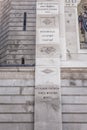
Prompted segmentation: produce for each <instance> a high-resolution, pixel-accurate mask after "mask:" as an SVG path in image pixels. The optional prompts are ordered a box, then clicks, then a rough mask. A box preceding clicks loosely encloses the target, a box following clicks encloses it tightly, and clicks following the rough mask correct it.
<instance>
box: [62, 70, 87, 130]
mask: <svg viewBox="0 0 87 130" xmlns="http://www.w3.org/2000/svg"><path fill="white" fill-rule="evenodd" d="M61 74H62V81H61V83H62V116H63V130H86V129H87V68H85V69H81V68H80V69H77V68H76V69H70V68H67V69H62V73H61Z"/></svg>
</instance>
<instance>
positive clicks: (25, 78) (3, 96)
mask: <svg viewBox="0 0 87 130" xmlns="http://www.w3.org/2000/svg"><path fill="white" fill-rule="evenodd" d="M33 123H34V68H2V69H0V130H33V127H34V124H33Z"/></svg>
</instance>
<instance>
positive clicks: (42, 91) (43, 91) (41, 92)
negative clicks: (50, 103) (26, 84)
mask: <svg viewBox="0 0 87 130" xmlns="http://www.w3.org/2000/svg"><path fill="white" fill-rule="evenodd" d="M35 89H36V90H37V96H39V97H41V99H46V100H47V99H52V98H57V97H58V94H59V88H57V87H49V88H48V87H39V88H35Z"/></svg>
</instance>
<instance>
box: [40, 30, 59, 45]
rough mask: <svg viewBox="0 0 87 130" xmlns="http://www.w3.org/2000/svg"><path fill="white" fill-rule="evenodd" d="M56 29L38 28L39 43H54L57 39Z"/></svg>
mask: <svg viewBox="0 0 87 130" xmlns="http://www.w3.org/2000/svg"><path fill="white" fill-rule="evenodd" d="M58 34H59V33H58V30H57V29H40V30H39V38H40V40H39V42H40V43H44V44H46V43H52V44H53V43H56V42H58V41H59V38H58V37H57V36H58Z"/></svg>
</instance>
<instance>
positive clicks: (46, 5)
mask: <svg viewBox="0 0 87 130" xmlns="http://www.w3.org/2000/svg"><path fill="white" fill-rule="evenodd" d="M37 10H38V14H41V15H43V14H51V15H52V14H58V2H38V3H37Z"/></svg>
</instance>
